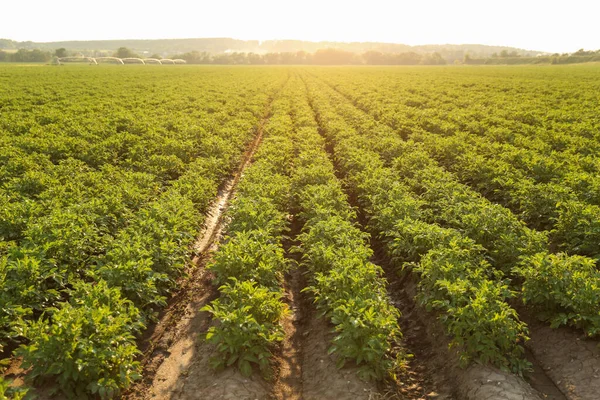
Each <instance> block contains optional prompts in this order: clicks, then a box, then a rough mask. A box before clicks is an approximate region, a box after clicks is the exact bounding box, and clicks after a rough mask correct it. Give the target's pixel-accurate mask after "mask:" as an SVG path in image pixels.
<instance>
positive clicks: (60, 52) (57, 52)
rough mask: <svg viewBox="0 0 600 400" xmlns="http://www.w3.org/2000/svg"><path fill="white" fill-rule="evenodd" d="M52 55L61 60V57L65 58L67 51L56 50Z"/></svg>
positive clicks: (62, 49)
mask: <svg viewBox="0 0 600 400" xmlns="http://www.w3.org/2000/svg"><path fill="white" fill-rule="evenodd" d="M54 55H55V56H56V57H58V58H62V57H66V56H67V49H65V48H64V47H61V48H60V49H56V50H55V51H54Z"/></svg>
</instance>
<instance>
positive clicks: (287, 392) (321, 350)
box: [272, 213, 381, 400]
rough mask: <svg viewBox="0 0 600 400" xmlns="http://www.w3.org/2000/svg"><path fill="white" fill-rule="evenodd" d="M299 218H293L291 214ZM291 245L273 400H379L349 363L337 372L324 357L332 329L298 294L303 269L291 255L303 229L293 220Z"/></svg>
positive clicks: (306, 298)
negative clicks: (376, 399) (287, 313)
mask: <svg viewBox="0 0 600 400" xmlns="http://www.w3.org/2000/svg"><path fill="white" fill-rule="evenodd" d="M294 214H297V213H294ZM291 227H292V229H291V232H290V235H289V236H290V239H289V240H288V241H287V243H285V246H284V247H285V249H286V253H287V254H288V256H289V257H290V258H291V259H292V261H294V262H295V263H294V264H295V265H294V267H293V268H292V269H291V270H290V271H289V273H288V274H286V277H285V285H284V289H285V295H286V302H287V304H288V306H289V309H290V311H291V312H290V315H289V316H288V317H287V318H286V319H285V320H284V321H283V325H284V330H285V333H286V336H285V339H284V341H283V343H282V349H281V353H280V354H279V355H278V356H277V357H276V365H277V366H278V376H277V378H276V379H275V382H274V385H273V392H272V396H273V398H274V399H281V400H354V399H357V400H361V399H364V400H369V399H375V398H381V396H380V395H379V390H378V388H377V387H376V386H375V384H373V383H369V382H364V381H362V380H360V379H359V378H358V375H357V372H358V368H357V367H356V366H354V365H352V364H351V363H348V365H347V366H346V367H344V368H342V369H338V368H337V367H336V357H335V356H334V355H330V354H328V349H329V347H330V343H331V341H332V339H333V335H334V333H333V329H334V328H333V326H332V325H331V324H330V323H329V322H328V321H327V320H326V319H325V318H324V317H319V316H318V312H317V310H316V308H315V305H314V304H313V302H312V298H311V296H310V295H309V294H308V293H306V292H302V289H304V288H306V287H307V286H308V280H307V278H306V273H307V271H306V269H305V268H304V267H302V266H301V265H300V261H301V260H300V257H299V254H298V253H294V252H290V249H291V248H292V247H293V246H297V245H298V244H299V243H298V242H296V241H295V237H296V236H297V235H298V234H299V233H300V230H301V228H302V226H301V223H300V222H299V221H298V220H297V219H296V218H293V219H292V224H291Z"/></svg>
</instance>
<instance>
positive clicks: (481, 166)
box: [319, 71, 600, 260]
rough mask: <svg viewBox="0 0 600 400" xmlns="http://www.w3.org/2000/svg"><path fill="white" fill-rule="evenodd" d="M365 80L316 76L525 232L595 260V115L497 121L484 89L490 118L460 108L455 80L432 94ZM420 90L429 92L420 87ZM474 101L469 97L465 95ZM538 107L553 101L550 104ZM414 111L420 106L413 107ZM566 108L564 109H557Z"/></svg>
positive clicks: (599, 182)
mask: <svg viewBox="0 0 600 400" xmlns="http://www.w3.org/2000/svg"><path fill="white" fill-rule="evenodd" d="M554 72H556V71H554ZM370 75H371V76H370V77H369V78H370V79H367V80H366V81H362V80H361V81H360V82H361V83H360V86H358V85H356V83H354V82H355V81H354V80H349V79H345V78H344V77H343V75H336V76H334V75H332V74H329V73H327V71H319V76H325V77H326V80H327V81H328V82H331V85H332V86H334V87H335V89H336V90H337V91H338V92H340V93H342V94H343V95H344V96H346V97H347V98H349V99H350V100H351V101H352V102H353V103H354V104H355V105H356V106H357V107H359V108H360V109H361V110H363V111H365V112H367V113H368V114H370V115H372V116H373V117H374V118H376V119H377V120H378V121H380V122H383V123H384V124H387V125H389V126H390V127H393V128H394V130H396V131H397V132H398V133H400V134H401V135H402V136H403V137H404V138H407V137H411V138H413V139H414V140H415V141H422V142H424V143H425V144H426V148H427V149H428V151H431V152H432V155H435V156H436V158H437V159H438V161H440V162H441V163H442V164H443V165H444V166H446V167H450V169H451V170H452V171H453V172H455V173H456V174H457V175H458V177H459V178H460V179H461V180H462V181H463V182H465V183H467V184H470V185H473V186H474V187H475V188H476V189H477V190H479V191H480V192H481V193H482V194H484V195H485V196H486V197H488V198H490V199H491V200H492V201H499V202H501V203H502V204H503V205H505V206H507V207H509V208H511V210H514V211H515V212H516V213H518V214H519V215H520V216H521V217H522V218H523V219H524V220H525V221H526V222H527V223H528V224H529V226H531V227H534V228H536V229H544V230H546V229H551V230H552V231H551V235H550V237H551V239H552V242H553V243H554V244H555V246H556V247H557V248H558V249H560V250H563V251H567V252H569V253H571V254H579V255H584V256H590V257H593V258H595V259H596V260H598V259H600V246H599V244H598V243H599V242H600V236H599V232H600V222H599V221H600V207H599V205H600V179H599V178H598V176H599V175H598V171H600V169H599V168H600V164H599V163H598V161H597V157H596V154H597V152H598V151H600V149H598V145H597V140H595V139H594V137H593V136H592V133H593V132H594V128H593V118H590V117H591V116H592V115H593V114H589V111H590V110H591V109H593V107H588V109H584V108H582V107H581V105H580V104H579V103H574V104H572V105H571V106H576V107H575V108H572V109H571V111H570V112H571V114H565V113H564V110H561V115H560V116H556V117H557V118H558V119H559V120H562V119H563V118H564V116H565V115H569V118H568V122H567V121H564V123H560V124H559V123H557V122H556V120H552V119H551V118H552V117H551V113H547V114H546V115H544V116H539V118H535V120H536V123H535V124H533V122H531V121H529V119H531V112H533V111H536V110H534V109H531V108H529V109H528V111H527V114H528V117H527V118H525V117H524V120H523V121H525V122H523V121H520V120H519V118H517V119H515V118H514V116H515V115H520V113H517V114H508V115H503V116H499V115H498V112H499V111H500V110H503V108H494V107H493V105H494V104H495V101H497V100H499V98H500V96H498V92H496V93H494V95H492V96H489V93H488V92H487V88H486V97H487V99H486V100H485V101H484V102H483V103H484V104H486V105H489V106H490V107H492V109H491V110H490V113H488V114H487V115H484V114H481V112H480V110H479V108H481V105H480V107H470V108H468V109H465V108H464V107H463V106H462V105H461V103H462V102H465V101H469V100H468V96H467V97H466V96H465V93H461V95H460V100H459V99H458V97H457V96H455V93H456V92H453V91H451V88H452V86H456V85H458V84H465V83H466V79H465V77H463V76H460V75H457V76H451V77H448V78H450V80H449V81H448V82H445V85H444V88H443V89H441V88H435V90H431V91H425V90H418V89H417V87H412V86H411V87H410V89H408V91H407V90H406V87H395V86H394V84H398V83H399V82H400V81H402V80H405V79H406V78H408V76H403V74H393V76H390V75H389V74H370ZM384 76H385V77H386V78H389V79H390V80H391V81H392V82H393V83H391V84H390V82H387V81H386V85H385V86H382V85H381V81H380V79H382V78H383V77H384ZM410 77H411V78H414V75H410ZM506 78H507V77H504V79H506ZM508 78H510V77H508ZM394 81H395V82H394ZM417 81H418V79H417ZM522 81H523V82H527V81H526V80H522ZM559 82H560V84H563V83H564V81H559ZM413 83H415V82H411V84H413ZM423 83H424V84H429V83H425V82H418V84H423ZM502 83H506V81H505V80H504V81H503V79H498V78H496V79H495V81H494V82H490V83H488V84H490V85H498V84H502ZM533 83H535V84H537V83H538V81H537V79H536V80H534V81H533V82H527V84H533ZM481 84H482V81H481V79H480V77H477V78H476V82H470V83H469V87H476V88H481V87H482V86H481ZM572 84H573V82H569V86H571V87H569V88H568V89H569V91H573V92H574V93H577V91H579V93H577V94H578V95H579V94H581V89H582V88H581V87H578V86H575V87H572V86H573V85H572ZM585 90H589V88H587V87H586V88H585ZM400 93H403V96H401V95H400ZM471 94H472V90H470V91H469V93H468V95H471ZM543 99H544V101H547V100H550V101H554V100H552V97H551V96H545V97H544V98H543ZM537 100H540V99H539V98H538V99H537ZM413 103H415V104H417V103H418V104H419V105H418V106H416V107H415V104H413ZM564 103H565V102H564V101H561V106H564V105H565V104H564ZM524 104H529V103H524ZM407 105H408V106H407ZM505 106H506V105H503V107H505ZM415 108H417V109H418V111H416V110H415ZM508 108H509V109H510V108H512V106H511V107H508ZM441 110H445V111H444V112H443V113H441V112H440V111H441ZM555 110H556V108H555V107H553V111H555ZM473 112H475V113H477V115H478V118H477V119H475V120H472V119H469V117H468V116H467V114H470V113H473ZM486 121H488V122H489V124H488V123H486ZM590 122H591V123H592V124H590ZM577 125H581V126H579V127H578V126H577Z"/></svg>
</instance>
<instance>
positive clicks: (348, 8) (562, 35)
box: [0, 0, 600, 52]
mask: <svg viewBox="0 0 600 400" xmlns="http://www.w3.org/2000/svg"><path fill="white" fill-rule="evenodd" d="M2 8H3V14H4V15H10V16H12V17H11V18H5V19H4V20H3V22H2V24H1V25H0V38H7V39H14V40H19V41H25V40H32V41H40V42H44V41H46V42H48V41H59V40H93V39H95V40H101V39H158V38H197V37H231V38H236V39H246V40H247V39H258V40H267V39H298V40H311V41H345V42H349V41H361V42H364V41H378V42H392V43H404V44H410V45H417V44H446V43H452V44H474V43H477V44H487V45H499V46H513V47H519V48H524V49H530V50H540V51H548V52H567V51H575V50H577V49H579V48H586V49H598V48H600V36H598V35H597V31H596V29H597V23H596V21H595V19H596V16H597V15H598V11H599V8H600V6H598V5H597V3H596V2H593V1H589V0H573V1H570V2H568V3H567V2H557V1H541V0H531V1H522V0H519V1H518V0H506V1H491V2H490V1H486V2H483V1H475V0H457V1H440V0H426V1H419V2H416V1H402V0H400V1H383V0H371V1H368V2H367V1H339V0H333V1H323V0H306V1H281V0H280V1H275V0H257V1H240V0H226V1H219V2H214V1H206V0H200V1H195V2H190V1H185V0H172V1H169V2H160V3H149V2H146V1H140V0H129V1H126V2H125V1H122V0H106V1H103V2H81V1H77V0H57V1H53V2H48V1H42V0H31V1H20V2H16V1H14V2H7V4H3V6H2Z"/></svg>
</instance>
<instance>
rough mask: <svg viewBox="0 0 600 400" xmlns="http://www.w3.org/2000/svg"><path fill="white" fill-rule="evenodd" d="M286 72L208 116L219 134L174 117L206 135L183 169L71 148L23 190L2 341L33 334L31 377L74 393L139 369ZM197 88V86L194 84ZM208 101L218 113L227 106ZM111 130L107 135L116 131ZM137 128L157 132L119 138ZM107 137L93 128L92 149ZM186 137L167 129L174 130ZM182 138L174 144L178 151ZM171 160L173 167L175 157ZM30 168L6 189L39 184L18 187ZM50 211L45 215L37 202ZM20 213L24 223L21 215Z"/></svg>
mask: <svg viewBox="0 0 600 400" xmlns="http://www.w3.org/2000/svg"><path fill="white" fill-rule="evenodd" d="M175 74H176V73H175ZM171 78H175V79H180V80H181V77H177V76H175V77H171ZM188 78H189V77H188ZM248 78H250V77H248ZM280 78H282V79H279V80H273V81H272V82H270V83H269V84H268V86H267V89H266V90H265V88H264V87H262V88H261V89H260V90H258V89H257V88H258V86H253V85H256V84H257V83H256V82H254V83H252V84H248V89H249V90H248V91H246V92H244V93H241V94H240V96H239V98H236V99H235V100H234V99H232V102H231V104H230V105H229V106H227V107H226V112H225V114H222V116H220V117H219V118H218V123H214V124H213V122H215V121H214V120H212V119H209V120H208V121H206V122H207V123H208V125H206V126H205V128H206V129H207V130H210V131H211V132H210V134H208V133H207V132H204V131H203V129H204V128H201V127H200V126H198V125H195V127H194V126H189V127H183V126H180V127H176V125H177V121H176V120H174V119H172V120H171V122H172V123H173V125H172V126H171V127H170V128H168V129H172V130H173V132H180V133H181V135H183V136H185V135H188V136H189V137H192V136H194V135H195V137H196V138H197V139H198V140H199V142H198V143H201V145H198V143H197V144H196V146H199V147H200V150H198V149H196V150H194V151H192V153H190V154H189V158H186V157H187V156H185V157H184V155H181V156H182V157H184V158H185V160H184V158H181V166H182V168H180V169H179V172H177V173H176V174H167V175H168V177H167V176H166V175H165V177H163V178H164V179H163V178H161V177H160V176H158V175H156V174H155V173H154V172H152V171H154V170H153V168H149V172H141V171H143V170H144V166H143V165H142V163H143V161H144V156H143V155H141V156H140V157H138V161H139V162H138V164H136V165H137V166H133V167H132V165H133V164H131V163H130V161H131V159H130V158H128V157H129V156H124V157H126V158H123V159H116V160H110V159H109V160H107V161H105V162H104V163H103V164H102V165H96V164H94V163H89V162H88V160H86V159H76V158H77V157H75V155H76V153H74V152H71V153H69V152H67V153H65V154H64V155H63V156H60V155H58V156H57V157H58V158H57V159H56V160H52V162H53V163H56V164H53V163H52V164H49V165H48V167H49V169H48V170H43V171H41V173H42V175H43V174H47V176H48V177H51V178H52V179H47V180H42V182H45V184H46V185H45V186H35V185H33V186H30V187H33V188H36V189H35V190H36V193H35V194H33V195H31V196H30V195H29V194H24V196H25V197H27V198H25V197H23V198H22V199H21V200H22V202H23V204H26V206H27V207H26V209H20V208H18V207H17V206H15V204H17V205H18V204H19V203H18V202H16V203H15V202H12V201H11V200H9V201H8V204H9V206H10V207H8V209H9V211H10V210H17V211H16V212H15V214H11V217H10V218H9V219H8V221H9V223H8V224H7V225H3V226H2V228H6V227H8V228H11V229H12V228H13V227H17V229H21V227H23V228H22V229H21V230H20V231H19V230H17V231H13V232H14V233H10V232H9V233H8V234H7V233H5V232H6V230H5V231H3V232H2V235H3V238H4V239H5V241H4V242H3V243H4V247H3V248H2V249H0V250H1V251H2V253H1V254H0V256H1V258H0V275H1V276H2V278H4V279H2V280H1V284H0V285H1V286H2V291H1V292H0V301H1V302H2V304H1V305H2V307H1V310H2V314H1V315H0V322H1V323H2V328H1V333H2V342H4V343H9V342H12V343H15V342H16V343H19V342H20V343H23V344H22V345H21V347H20V348H19V349H18V350H17V352H16V354H17V355H19V356H21V357H22V358H23V367H25V368H29V371H28V374H27V378H28V380H29V382H30V383H33V384H41V383H44V382H47V383H51V384H52V383H53V384H55V385H54V387H55V389H54V390H58V391H61V392H63V394H65V395H66V396H67V397H71V398H87V397H95V396H99V397H101V398H112V397H115V396H117V395H118V394H119V393H120V392H121V391H122V389H123V388H126V387H128V386H129V385H130V384H131V382H132V381H133V380H135V379H137V378H139V373H140V365H139V363H138V361H137V359H138V355H139V352H138V350H137V347H136V337H137V335H138V334H139V333H140V332H141V330H142V329H143V328H144V326H145V325H146V324H147V322H148V321H149V320H151V319H153V318H154V317H155V315H156V312H157V310H158V308H159V307H160V306H163V305H164V304H165V301H166V298H167V296H168V295H169V293H170V292H171V291H172V290H173V289H175V288H176V285H175V282H176V279H177V278H178V277H179V276H181V273H182V271H183V268H184V266H185V264H186V263H187V262H188V261H189V259H190V254H191V245H192V242H193V240H194V236H195V234H196V233H197V232H198V230H199V228H200V226H201V224H202V221H203V214H204V213H205V212H206V211H207V208H208V205H209V203H210V202H211V201H212V200H213V199H214V198H215V196H216V193H217V189H218V187H219V185H220V184H221V182H222V181H223V179H224V178H225V177H226V176H227V175H228V174H229V173H230V172H231V171H232V169H233V168H234V167H235V166H236V165H237V164H238V163H239V161H240V160H241V157H242V153H243V150H244V148H245V147H246V145H247V144H248V143H249V142H250V140H252V138H253V136H254V134H255V128H254V126H256V125H257V123H258V121H259V119H260V118H261V117H262V114H263V112H264V106H265V103H267V102H268V101H269V97H270V96H271V95H272V93H273V92H274V90H276V89H277V87H278V86H281V83H282V80H283V78H284V76H283V75H282V76H280ZM214 79H216V82H212V84H213V85H216V86H217V87H218V85H219V83H218V80H219V79H221V78H220V77H215V78H214ZM168 82H169V83H170V84H172V82H173V81H172V80H168ZM163 83H164V82H163ZM252 87H254V89H252ZM188 90H192V92H193V88H190V89H188ZM192 92H190V93H192ZM246 96H247V98H246ZM146 100H147V99H146ZM173 100H176V98H173V99H170V101H171V102H172V101H173ZM244 102H246V103H247V104H248V108H247V110H246V111H244V112H243V113H242V114H241V116H240V118H241V119H238V116H236V115H235V114H234V113H233V110H235V109H236V107H237V106H236V104H237V105H238V106H242V104H244ZM143 104H144V103H141V104H136V103H135V102H131V104H130V106H129V107H130V108H133V109H134V110H137V109H135V107H138V106H139V107H141V106H142V105H143ZM223 104H225V103H221V105H223ZM170 105H172V104H170ZM83 106H89V104H87V105H86V104H83ZM206 107H207V109H211V110H212V111H210V112H213V113H214V112H218V107H217V105H213V106H210V107H209V106H206ZM136 112H137V111H136ZM146 112H147V111H146ZM175 114H177V113H175ZM172 118H175V115H173V116H172ZM211 121H212V122H211ZM167 122H168V121H167ZM11 126H12V125H10V126H9V127H11ZM111 129H112V128H111ZM111 129H109V130H108V132H107V133H106V135H108V136H110V135H113V136H114V135H115V134H113V133H112V130H111ZM127 131H130V132H128V134H129V136H131V139H132V140H137V138H138V137H140V136H142V137H144V136H146V135H145V133H144V132H146V131H144V130H142V131H139V130H135V129H134V130H131V126H129V125H127V126H124V127H123V130H120V129H119V128H118V127H117V129H116V132H117V133H116V135H117V136H118V137H117V138H113V139H115V140H116V141H115V144H118V145H122V146H124V147H123V148H124V149H125V150H126V151H130V150H132V148H130V147H128V146H127V145H126V143H127V141H124V142H122V140H124V139H123V138H122V135H121V136H119V135H120V132H127ZM194 132H196V133H194ZM21 135H22V136H23V137H24V138H27V137H28V136H33V135H32V134H29V133H27V132H23V133H21ZM102 135H103V133H102V132H99V133H98V134H97V135H90V136H91V139H90V143H91V145H92V147H93V145H94V143H97V138H98V137H102ZM178 135H179V134H177V133H174V134H173V135H169V134H164V133H162V134H161V136H163V137H165V138H169V136H173V137H175V136H178ZM181 135H179V137H178V138H177V139H176V142H178V141H179V140H180V139H181ZM73 136H74V137H76V138H77V140H80V139H81V137H83V138H86V136H85V135H75V134H73ZM151 136H152V137H154V136H155V135H151ZM33 137H36V136H33ZM201 138H204V139H206V140H204V139H201ZM225 138H227V140H225ZM17 139H18V138H17ZM145 139H146V138H145V137H144V140H145ZM57 140H60V138H59V139H57ZM107 140H110V137H109V138H108V139H107ZM15 143H16V144H17V145H16V146H13V148H15V149H18V148H19V146H21V144H19V141H18V140H16V141H15V142H14V143H13V145H14V144H15ZM38 143H42V141H38ZM81 143H83V142H81ZM181 143H184V142H181ZM188 144H189V143H188ZM165 146H166V147H165V148H164V149H167V150H168V149H169V148H170V147H169V146H167V145H165ZM152 148H154V147H153V146H152V147H151V149H152ZM178 148H179V147H177V146H176V147H171V149H172V150H173V151H175V152H176V153H177V151H178V150H177V149H178ZM9 150H10V149H9ZM11 151H12V150H11ZM69 151H70V150H69ZM90 151H91V150H90ZM168 151H170V150H168ZM9 153H10V152H9ZM10 154H12V155H14V154H17V156H15V157H13V156H12V155H11V156H10V158H9V164H11V165H18V164H19V163H18V161H19V160H18V154H20V153H18V151H17V152H12V153H10ZM39 154H40V156H39V158H41V159H43V158H44V157H46V156H47V155H46V153H45V152H44V151H43V150H42V151H40V153H39ZM53 154H54V153H53ZM56 154H58V153H56ZM147 156H151V154H148V155H147ZM150 158H151V157H149V158H148V159H150ZM119 160H121V161H119ZM161 163H162V162H161ZM163 164H164V166H165V168H169V165H170V164H169V163H166V164H165V163H162V164H161V165H163ZM24 165H25V167H28V166H31V165H33V164H32V163H31V162H27V163H25V164H24ZM42 165H45V164H42ZM19 168H20V169H19ZM19 168H13V169H10V170H8V171H9V172H10V173H11V174H13V175H14V176H12V177H10V179H7V180H3V186H2V189H3V190H5V191H6V192H8V193H14V191H15V189H16V188H19V187H22V188H27V187H28V186H27V185H25V186H23V185H20V186H19V185H18V186H14V185H13V183H14V182H16V180H19V179H20V180H23V179H25V178H27V176H28V174H29V172H28V171H29V170H27V168H21V167H19ZM161 168H162V167H161ZM138 169H139V170H140V172H137V170H138ZM6 171H7V170H6V169H5V170H4V171H3V172H6ZM33 171H37V170H35V168H34V169H33ZM38 172H40V171H38ZM15 174H16V175H15ZM42 175H40V176H42ZM103 192H106V193H107V194H106V195H104V194H103ZM17 197H18V196H17ZM21 200H19V201H21ZM13 206H15V207H16V208H12V207H13ZM38 209H39V210H40V212H39V213H38V214H36V213H31V212H30V210H38ZM5 210H6V209H3V211H5ZM28 210H29V211H28ZM36 212H37V211H36ZM13 216H14V217H15V218H14V219H13ZM36 216H37V217H39V218H35V217H36ZM13 221H20V222H19V225H15V224H14V223H13Z"/></svg>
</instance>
